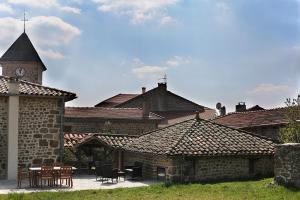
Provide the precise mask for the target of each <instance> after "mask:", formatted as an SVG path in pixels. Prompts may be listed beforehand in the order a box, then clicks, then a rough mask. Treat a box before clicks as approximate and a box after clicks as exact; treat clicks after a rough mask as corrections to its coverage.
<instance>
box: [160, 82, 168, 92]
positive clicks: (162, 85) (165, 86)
mask: <svg viewBox="0 0 300 200" xmlns="http://www.w3.org/2000/svg"><path fill="white" fill-rule="evenodd" d="M158 88H160V89H162V90H167V83H158Z"/></svg>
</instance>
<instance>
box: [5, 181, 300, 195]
mask: <svg viewBox="0 0 300 200" xmlns="http://www.w3.org/2000/svg"><path fill="white" fill-rule="evenodd" d="M271 182H272V179H264V180H260V181H243V182H228V183H216V184H190V185H173V186H170V187H165V186H164V185H162V184H159V185H152V186H150V187H140V188H124V189H113V190H85V191H76V192H38V193H30V194H9V195H0V199H1V200H2V199H15V200H29V199H30V200H31V199H38V200H39V199H41V200H42V199H43V200H44V199H45V200H52V199H55V200H77V199H79V200H83V199H87V200H95V199H108V200H115V199H116V200H125V199H127V200H134V199H139V200H140V199H141V200H143V199H145V200H150V199H159V200H161V199H162V200H164V199H172V200H173V199H175V200H176V199H205V200H212V199H213V200H219V199H220V200H221V199H222V200H227V199H238V200H240V199H242V200H244V199H245V200H246V199H259V200H260V199H269V200H276V199H287V200H290V199H291V200H293V199H294V200H299V199H300V191H299V190H296V189H292V188H290V189H287V188H285V187H282V186H278V185H273V184H270V183H271Z"/></svg>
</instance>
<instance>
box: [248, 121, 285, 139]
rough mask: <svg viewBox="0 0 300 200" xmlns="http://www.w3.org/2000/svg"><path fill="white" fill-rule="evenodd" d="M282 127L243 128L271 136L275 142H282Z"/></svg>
mask: <svg viewBox="0 0 300 200" xmlns="http://www.w3.org/2000/svg"><path fill="white" fill-rule="evenodd" d="M280 128H281V126H276V125H275V126H258V127H249V128H244V129H243V130H245V131H249V132H252V133H256V134H258V135H262V136H264V137H267V138H270V139H271V140H272V141H274V142H280Z"/></svg>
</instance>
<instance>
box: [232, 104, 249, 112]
mask: <svg viewBox="0 0 300 200" xmlns="http://www.w3.org/2000/svg"><path fill="white" fill-rule="evenodd" d="M246 109H247V108H246V104H245V102H239V104H238V105H236V106H235V112H245V111H246Z"/></svg>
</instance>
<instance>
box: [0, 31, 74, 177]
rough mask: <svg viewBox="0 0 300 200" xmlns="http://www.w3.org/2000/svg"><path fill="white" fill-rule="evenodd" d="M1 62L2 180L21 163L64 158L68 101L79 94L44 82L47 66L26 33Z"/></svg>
mask: <svg viewBox="0 0 300 200" xmlns="http://www.w3.org/2000/svg"><path fill="white" fill-rule="evenodd" d="M0 63H1V66H2V67H3V71H2V74H3V75H4V76H0V119H1V120H0V179H12V180H13V179H16V176H17V168H18V165H23V166H25V167H28V166H32V165H37V164H42V163H50V162H55V161H58V160H59V159H60V158H62V156H61V155H62V153H63V147H64V146H63V117H64V108H65V102H67V101H71V100H73V99H75V98H76V94H74V93H71V92H66V91H63V90H59V89H54V88H50V87H46V86H42V85H41V83H42V72H43V71H45V70H46V67H45V65H44V64H43V62H42V61H41V59H40V57H39V56H38V54H37V52H36V50H35V49H34V47H33V45H32V43H31V42H30V40H29V38H28V36H27V34H26V33H25V32H24V33H22V34H21V36H20V37H19V38H18V39H17V40H16V41H15V42H14V43H13V45H12V46H11V47H10V48H9V49H8V50H7V51H6V52H5V53H4V55H3V56H2V57H1V59H0ZM25 80H26V81H25ZM28 81H32V82H28Z"/></svg>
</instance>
